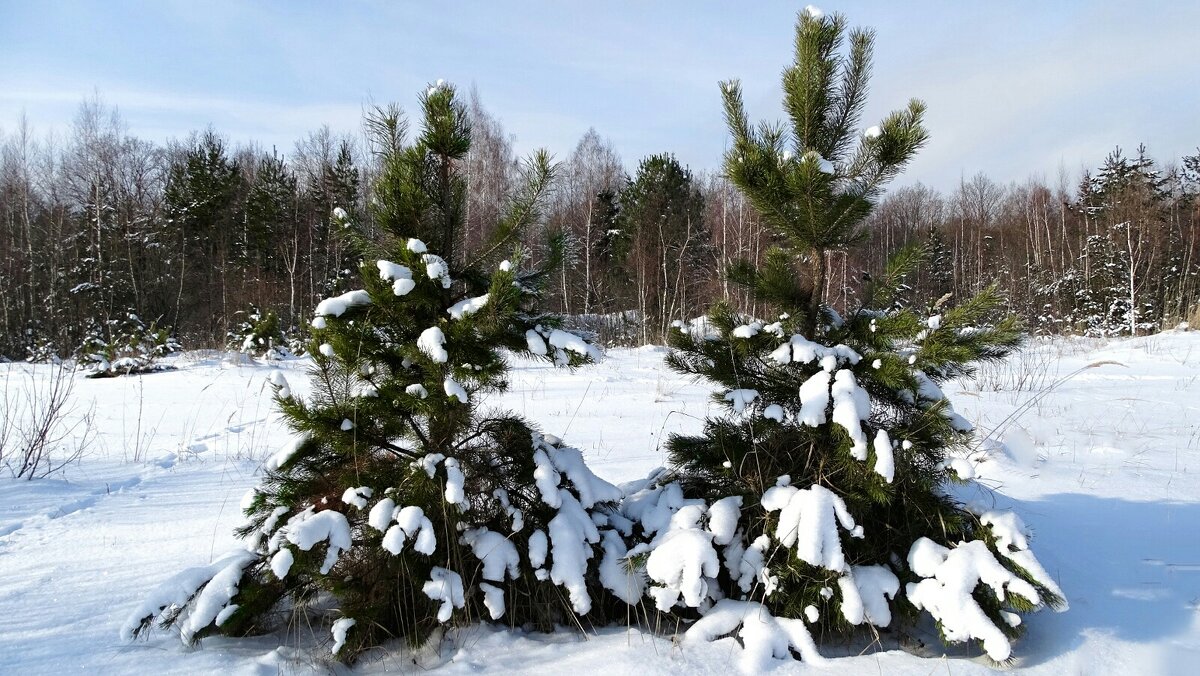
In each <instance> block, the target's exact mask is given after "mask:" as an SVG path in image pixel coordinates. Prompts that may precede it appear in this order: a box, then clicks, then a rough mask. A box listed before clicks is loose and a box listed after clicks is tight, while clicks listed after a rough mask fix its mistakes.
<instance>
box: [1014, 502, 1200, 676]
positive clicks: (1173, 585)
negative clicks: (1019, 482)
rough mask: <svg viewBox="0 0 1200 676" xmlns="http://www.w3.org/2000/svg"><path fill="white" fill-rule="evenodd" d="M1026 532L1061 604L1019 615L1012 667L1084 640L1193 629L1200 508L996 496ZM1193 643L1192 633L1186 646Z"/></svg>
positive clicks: (1160, 636) (1167, 637)
mask: <svg viewBox="0 0 1200 676" xmlns="http://www.w3.org/2000/svg"><path fill="white" fill-rule="evenodd" d="M996 506H997V507H998V508H1001V509H1013V510H1014V511H1016V512H1017V514H1019V515H1020V516H1021V517H1022V518H1023V519H1024V521H1025V523H1026V524H1027V525H1029V526H1030V528H1031V530H1033V531H1034V532H1033V535H1034V537H1033V539H1032V541H1031V543H1030V546H1031V548H1032V549H1033V551H1034V553H1035V554H1036V555H1037V557H1038V559H1039V560H1040V561H1041V562H1042V565H1043V566H1044V567H1045V568H1046V570H1047V571H1048V572H1049V573H1050V574H1051V575H1052V576H1053V577H1054V578H1055V579H1056V580H1058V582H1059V584H1060V586H1061V587H1062V589H1063V592H1064V593H1065V594H1066V596H1067V600H1068V601H1069V602H1070V605H1071V607H1070V610H1068V611H1067V612H1065V613H1054V612H1045V611H1044V612H1040V613H1036V614H1033V615H1030V616H1027V617H1026V618H1025V619H1026V621H1027V629H1028V631H1027V633H1026V634H1025V637H1024V638H1023V639H1021V641H1020V642H1018V644H1017V645H1016V646H1014V647H1015V651H1014V652H1015V653H1016V654H1017V655H1019V656H1021V666H1023V667H1029V666H1036V665H1037V664H1040V663H1042V662H1045V661H1048V660H1051V659H1053V658H1055V657H1057V656H1060V655H1063V654H1065V653H1069V652H1071V651H1073V650H1076V649H1078V648H1079V646H1080V645H1082V644H1083V643H1084V641H1085V639H1086V638H1087V637H1088V636H1096V635H1099V636H1111V637H1113V638H1115V639H1119V640H1122V641H1128V642H1133V643H1160V642H1171V639H1172V637H1176V636H1180V635H1183V636H1185V637H1186V636H1190V635H1191V632H1194V631H1195V630H1194V622H1195V621H1196V619H1197V608H1198V606H1200V504H1198V503H1184V502H1167V501H1163V502H1132V501H1126V500H1119V499H1113V498H1100V497H1094V496H1089V495H1084V494H1077V493H1059V494H1053V495H1048V496H1045V497H1043V498H1042V499H1040V500H1030V501H1017V500H1011V499H1008V498H1004V497H1003V496H997V504H996ZM1189 642H1190V643H1195V644H1197V645H1194V646H1192V649H1195V648H1197V647H1200V637H1195V638H1193V639H1190V640H1189Z"/></svg>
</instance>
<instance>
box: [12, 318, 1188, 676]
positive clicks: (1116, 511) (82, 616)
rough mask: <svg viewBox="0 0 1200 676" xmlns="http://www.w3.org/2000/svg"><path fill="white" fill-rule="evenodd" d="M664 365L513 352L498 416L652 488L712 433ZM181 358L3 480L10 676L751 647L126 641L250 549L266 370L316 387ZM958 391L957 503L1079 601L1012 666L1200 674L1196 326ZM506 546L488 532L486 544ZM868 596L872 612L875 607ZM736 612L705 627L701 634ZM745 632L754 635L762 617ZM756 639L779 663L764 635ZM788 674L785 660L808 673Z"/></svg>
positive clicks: (623, 668) (1100, 347)
mask: <svg viewBox="0 0 1200 676" xmlns="http://www.w3.org/2000/svg"><path fill="white" fill-rule="evenodd" d="M664 354H665V352H664V351H663V350H662V349H661V348H640V349H635V350H613V351H611V352H610V353H609V355H608V356H607V358H606V359H605V361H604V362H602V363H600V364H598V365H596V366H592V367H586V368H583V369H580V370H577V371H576V372H574V373H570V372H568V371H565V370H556V369H552V368H551V367H549V366H545V365H542V364H534V363H532V362H516V363H514V370H513V372H512V374H511V378H510V381H511V384H512V385H511V389H510V391H509V392H507V393H505V394H504V395H503V396H500V397H492V398H491V399H489V400H487V401H485V402H484V405H485V407H486V406H496V407H502V408H507V409H510V410H514V411H516V412H518V413H521V414H523V415H525V416H527V417H528V418H529V419H531V420H532V421H535V422H537V423H538V424H539V425H540V426H541V429H542V431H543V432H545V433H547V434H552V435H555V436H558V437H561V438H563V439H564V441H565V442H566V443H568V444H570V445H573V446H576V447H578V448H580V449H581V450H582V451H583V456H584V458H585V459H586V460H587V463H588V466H590V467H591V468H592V469H593V470H594V471H596V472H597V473H598V474H599V475H600V477H602V478H603V479H606V480H608V481H610V482H613V483H619V482H624V481H629V480H634V479H638V478H642V477H644V476H645V475H646V473H647V472H648V471H649V470H650V469H651V468H653V467H655V466H657V465H659V464H661V463H662V462H663V460H664V457H663V455H662V453H661V450H660V446H659V445H660V440H662V439H664V438H665V436H666V435H668V434H669V433H671V432H673V431H681V432H694V431H697V430H699V428H700V425H701V420H702V419H703V417H704V415H705V414H706V413H707V412H709V411H710V406H711V403H710V401H709V394H710V392H709V389H708V388H707V387H705V386H703V385H698V384H694V383H690V382H688V381H687V380H686V379H682V378H680V377H679V376H677V375H675V374H673V373H671V372H669V371H667V370H666V369H665V368H664V367H663V365H662V357H663V356H664ZM171 363H173V364H174V365H176V366H178V367H179V370H177V371H172V372H167V373H159V374H153V375H147V376H141V377H131V378H117V379H109V380H99V381H93V380H85V379H82V378H81V379H79V380H78V382H77V383H76V388H75V399H76V402H75V404H76V405H75V413H74V414H75V415H84V414H86V413H87V412H88V410H89V409H90V408H91V407H92V406H93V405H94V416H95V419H94V425H95V428H96V440H95V441H94V442H93V443H92V444H91V446H90V447H89V448H88V449H87V454H86V455H85V456H84V458H83V459H82V460H81V461H79V462H78V463H75V464H72V465H70V466H68V467H67V468H66V469H65V470H64V471H63V472H61V473H60V474H58V475H55V476H53V477H50V478H47V479H43V480H37V481H32V482H26V481H14V480H11V479H7V478H4V479H0V571H3V573H2V575H0V618H4V619H3V630H0V673H23V674H40V673H62V672H66V671H72V670H80V671H87V672H90V673H131V672H144V671H147V670H149V671H152V672H155V673H205V672H214V671H228V672H232V673H279V672H286V673H312V672H315V673H322V672H327V671H330V670H332V671H335V672H357V673H373V672H380V671H399V672H402V673H415V672H419V671H422V670H423V669H425V668H429V667H432V666H440V669H439V671H440V672H441V673H447V674H457V673H477V672H479V671H484V672H489V673H531V674H537V673H546V674H550V673H555V674H561V673H564V672H568V671H570V670H572V669H579V670H586V671H594V670H595V669H597V668H598V667H599V666H600V665H602V666H603V669H604V670H605V671H606V672H611V673H614V674H620V673H648V672H649V673H688V674H694V673H698V674H706V673H713V674H716V673H720V674H727V673H729V672H730V671H734V670H737V669H738V666H739V660H740V659H742V651H741V650H740V649H738V648H736V647H735V646H734V643H733V641H732V640H731V639H720V640H718V641H716V642H714V643H703V642H696V641H691V640H680V639H675V640H672V638H671V637H669V636H654V635H652V634H648V633H646V632H643V631H640V630H636V629H629V628H624V627H609V628H605V629H601V630H599V631H598V632H596V633H594V634H593V635H592V636H590V637H589V639H588V640H584V639H583V638H581V637H580V636H578V635H577V634H575V633H572V632H571V631H568V630H564V631H561V632H558V633H555V634H551V635H540V634H525V633H521V632H512V631H508V630H506V629H502V628H498V627H484V626H481V627H475V628H471V629H468V630H466V631H462V632H459V633H458V634H456V635H451V636H447V637H445V639H444V641H443V642H442V643H441V644H440V649H439V650H436V651H435V650H434V649H433V648H432V647H427V648H426V649H423V650H421V651H416V652H412V651H408V650H406V649H404V648H402V647H401V646H399V645H397V646H396V647H395V648H394V650H392V651H389V652H387V653H384V652H382V651H376V652H373V653H368V654H367V655H366V656H364V658H363V660H362V662H361V663H360V664H359V665H358V666H357V667H355V668H354V669H353V670H347V669H346V668H345V667H342V666H340V665H337V664H336V663H335V662H332V661H328V662H326V661H321V660H322V658H319V657H318V658H314V657H311V656H308V654H307V653H306V652H305V651H304V650H298V648H299V649H307V648H311V647H313V646H316V645H319V646H320V650H319V651H317V652H319V653H320V654H323V655H330V658H332V655H331V650H332V649H334V648H335V647H336V643H335V642H334V638H333V637H331V636H330V633H329V631H328V628H327V627H323V628H318V629H317V631H316V632H315V633H314V634H309V633H308V632H307V630H306V629H304V628H300V627H292V628H290V629H289V630H288V631H287V632H285V633H281V634H276V635H271V636H265V637H256V638H251V639H244V640H232V639H224V638H209V639H205V640H204V642H203V644H202V647H201V648H200V649H198V650H189V649H187V648H185V647H183V646H182V645H181V644H180V642H179V641H178V639H177V638H175V637H173V636H170V635H169V634H157V635H155V636H154V637H153V638H152V639H151V640H150V641H139V642H134V643H124V642H123V641H121V639H120V636H119V633H120V630H121V626H122V624H123V622H124V620H125V618H126V617H128V616H129V614H130V613H131V612H132V611H133V610H134V609H136V608H137V607H138V606H139V605H140V604H141V603H142V602H143V601H144V600H145V598H146V594H147V593H148V592H149V591H150V590H151V589H152V588H154V587H155V586H156V585H158V584H159V583H161V582H163V581H164V580H166V579H167V578H170V577H171V576H173V575H175V574H177V573H179V572H181V571H184V570H185V569H187V568H190V567H195V566H205V565H209V564H212V563H215V562H217V561H219V560H221V559H222V558H223V557H224V556H225V555H226V554H227V553H228V552H229V551H230V550H231V549H232V548H235V547H237V546H238V542H237V541H236V540H235V539H234V537H233V535H232V529H233V528H234V527H235V526H236V525H237V524H238V523H239V522H240V507H239V502H240V499H241V497H242V495H243V494H244V493H245V492H246V491H247V490H248V489H249V488H250V487H251V486H253V485H254V483H255V481H256V472H257V471H258V468H259V466H260V464H261V463H262V462H264V461H265V460H266V459H268V458H269V457H271V456H272V455H273V454H275V453H276V452H278V451H279V450H280V449H281V448H283V447H284V446H285V445H286V442H287V440H288V437H289V435H288V433H287V431H286V430H285V429H284V428H283V426H282V425H281V424H280V422H279V418H278V416H277V414H276V413H275V412H274V410H273V405H272V402H271V393H272V388H271V386H270V385H269V384H268V383H269V382H270V379H271V378H272V376H271V373H272V370H273V369H276V368H277V369H279V370H280V371H281V372H282V374H283V375H284V376H286V382H287V383H288V384H289V387H290V388H291V389H292V391H293V393H294V394H296V395H297V396H303V395H304V394H305V393H306V391H307V389H308V383H307V381H306V378H305V376H304V374H303V369H304V368H305V365H306V364H307V362H306V361H287V362H283V363H276V364H272V365H270V366H268V365H261V364H253V363H247V362H245V361H244V360H242V361H226V360H223V359H222V358H220V357H219V356H217V355H203V354H199V353H189V354H187V355H183V356H181V357H176V358H174V359H172V360H171ZM1092 364H1096V365H1095V366H1092V367H1091V368H1088V366H1089V365H1092ZM49 368H50V367H47V366H41V365H26V364H0V374H2V377H4V378H6V379H8V380H9V382H10V383H12V382H17V381H18V380H19V379H21V378H27V377H47V376H48V374H49ZM1076 371H1079V372H1078V373H1076V374H1075V375H1074V376H1072V377H1071V378H1070V379H1068V380H1065V381H1064V382H1061V383H1060V384H1057V385H1056V386H1054V387H1053V389H1050V390H1049V391H1045V390H1046V388H1048V387H1050V386H1052V385H1054V384H1055V382H1056V381H1057V380H1058V379H1060V378H1062V377H1063V376H1067V375H1068V374H1071V373H1073V372H1076ZM1039 392H1041V393H1040V394H1039ZM947 393H948V394H949V395H950V397H951V399H952V401H953V402H954V403H955V405H956V410H957V411H958V413H959V414H961V415H962V416H963V417H964V418H966V419H967V420H969V421H970V422H972V423H974V424H975V425H976V426H977V428H978V429H979V431H980V433H981V435H986V434H988V433H992V435H991V437H989V438H985V439H983V440H982V441H981V443H980V444H979V447H978V449H977V450H976V451H975V452H973V453H971V454H969V455H968V456H967V457H966V458H962V459H959V460H958V462H960V463H967V464H969V465H970V466H971V467H972V468H973V471H974V472H975V473H976V474H977V475H978V476H979V477H980V478H981V480H982V482H983V483H984V484H985V485H987V486H990V487H992V488H994V489H995V490H992V491H988V490H971V491H964V492H963V494H962V495H961V496H960V497H962V499H964V500H966V501H972V502H977V503H980V504H981V505H982V506H984V507H986V508H987V509H996V510H1003V509H1008V508H1011V509H1013V510H1014V511H1015V513H1016V514H1017V515H1018V516H1019V517H1020V518H1021V519H1022V520H1023V521H1024V523H1025V525H1026V527H1027V529H1028V530H1029V531H1031V532H1032V536H1033V537H1032V542H1031V546H1032V547H1033V548H1034V549H1035V551H1036V552H1037V554H1038V557H1039V559H1040V560H1041V562H1042V564H1043V565H1044V566H1045V567H1046V569H1047V571H1048V573H1049V574H1050V575H1051V576H1052V577H1053V578H1054V579H1056V580H1058V581H1059V582H1060V584H1061V586H1062V588H1063V591H1064V593H1065V595H1066V596H1067V598H1068V599H1069V601H1070V603H1071V610H1070V611H1068V612H1066V613H1062V614H1058V613H1052V612H1042V613H1038V614H1035V615H1031V616H1028V617H1027V618H1026V621H1027V622H1028V624H1029V625H1030V627H1029V630H1030V631H1029V634H1028V635H1027V636H1026V637H1025V638H1024V639H1023V640H1021V641H1019V642H1017V643H1016V644H1015V645H1014V650H1013V653H1014V656H1015V660H1016V671H1018V672H1019V673H1031V674H1062V673H1087V674H1095V673H1111V674H1125V673H1139V674H1143V673H1144V674H1158V673H1165V674H1175V673H1180V674H1183V673H1191V666H1192V665H1194V664H1195V663H1196V660H1197V658H1200V334H1196V333H1167V334H1162V335H1160V336H1155V337H1151V338H1139V339H1132V340H1123V341H1113V342H1109V343H1101V342H1097V341H1078V340H1065V339H1056V340H1053V341H1045V342H1038V343H1035V344H1033V345H1032V346H1031V347H1030V348H1028V349H1027V350H1026V352H1025V353H1024V354H1022V355H1019V356H1018V357H1016V358H1014V359H1013V360H1011V361H1010V362H1009V363H1008V364H1006V365H1001V366H998V367H994V368H989V369H985V371H984V372H983V373H982V374H981V378H980V379H979V381H977V382H976V383H963V384H959V385H956V386H952V387H949V388H947ZM1030 402H1032V403H1030ZM1022 409H1027V410H1025V412H1024V414H1023V415H1020V416H1019V417H1017V418H1015V419H1010V415H1011V414H1013V413H1014V411H1019V410H1022ZM396 507H397V508H400V507H403V506H401V505H397V506H396ZM384 517H387V518H386V523H384ZM393 517H394V515H393V514H391V513H389V514H386V515H384V514H382V513H381V515H380V525H382V526H385V527H394V526H391V524H392V522H393ZM718 521H719V519H718ZM831 525H832V524H831ZM845 526H846V524H844V523H839V524H837V526H835V527H836V528H843V527H845ZM793 527H796V528H801V527H806V526H803V525H802V524H800V523H797V524H795V525H794V526H793ZM414 530H418V529H416V528H414ZM717 530H720V528H717ZM398 534H399V533H398ZM406 534H408V535H410V536H411V535H413V533H408V532H407V531H406ZM492 535H494V534H490V533H479V534H477V537H478V538H480V542H483V541H484V540H485V539H488V538H490V537H491V536H492ZM720 535H721V534H719V533H718V534H716V536H718V537H719V536H720ZM844 535H845V536H848V535H847V534H844ZM1013 537H1014V538H1016V539H1019V533H1016V532H1014V534H1013ZM403 546H416V545H415V544H413V541H411V540H409V541H408V542H407V543H406V544H404V545H403ZM812 555H813V556H816V553H812ZM821 555H823V556H824V555H836V553H835V552H833V551H832V550H831V549H830V550H825V551H823V552H822V554H821ZM281 563H282V562H281ZM496 567H497V570H496V571H495V572H496V575H495V577H500V578H502V577H503V576H504V573H503V572H501V571H503V570H504V569H505V567H506V564H505V561H504V560H503V559H497V563H496ZM281 568H284V572H285V570H286V569H285V567H283V566H282V565H281ZM753 572H754V571H753V570H748V574H750V575H753ZM285 574H286V572H285ZM856 574H857V571H856ZM669 575H670V571H666V572H664V576H665V577H669ZM430 583H431V584H430V591H432V592H433V593H434V594H437V595H440V597H444V598H445V599H446V602H447V603H449V604H450V605H453V603H454V593H453V591H454V584H453V580H450V579H443V580H431V581H430ZM498 584H499V583H497V585H498ZM664 589H665V588H664ZM644 602H645V603H647V604H650V603H654V601H653V600H651V599H650V598H649V597H647V598H646V599H645V600H644ZM496 603H497V604H500V603H503V597H502V596H500V595H497V598H496ZM864 603H865V605H866V607H865V609H864V612H865V613H867V614H870V613H871V609H870V600H869V599H867V598H864ZM741 610H743V611H745V612H746V613H750V612H752V611H753V610H754V609H752V608H743V609H741ZM730 612H734V610H733V609H732V606H730V608H729V609H727V614H728V613H730ZM742 619H743V620H744V619H745V618H742ZM728 621H730V618H726V617H722V618H716V617H714V620H713V621H712V622H710V623H708V625H706V627H707V628H708V629H711V628H713V627H716V628H718V629H719V627H718V626H717V625H721V626H723V623H724V624H728ZM764 621H773V620H771V618H769V616H768V618H767V619H766V620H764ZM744 627H745V628H743V636H746V633H745V632H746V631H749V629H748V628H749V627H751V625H744ZM706 630H707V629H706ZM342 631H343V633H344V631H345V627H343V628H342ZM718 635H720V634H718ZM796 638H797V641H799V642H800V643H803V637H802V636H800V635H799V634H797V637H796ZM918 640H921V641H922V642H923V643H924V645H923V646H922V645H920V644H918ZM863 647H864V646H819V647H818V650H819V651H820V652H821V654H823V655H825V656H826V657H830V658H837V659H831V660H829V661H828V662H827V664H825V665H824V666H822V667H821V669H822V671H823V672H828V673H833V674H856V673H865V672H879V671H882V672H884V673H898V674H927V673H930V672H935V671H936V672H941V671H943V670H944V671H946V672H948V673H955V674H973V673H991V672H992V671H993V669H992V667H991V666H989V663H987V662H986V661H985V660H983V659H981V658H980V657H978V654H979V651H978V649H974V650H965V649H955V650H954V651H953V652H952V653H951V656H950V657H949V658H948V659H946V660H944V661H943V660H942V659H938V660H936V661H934V660H930V659H924V658H922V657H918V656H916V655H914V654H910V652H905V651H902V650H900V649H899V648H898V646H897V644H896V642H895V639H894V638H889V637H887V636H886V635H885V636H884V638H883V643H882V644H881V645H877V646H871V647H869V648H868V649H867V650H865V651H863ZM905 647H906V648H907V649H908V651H911V652H916V653H919V654H921V655H925V656H928V657H939V658H940V656H941V655H942V654H943V649H942V648H940V647H938V646H937V644H936V642H934V641H932V639H931V637H929V636H926V637H916V638H910V639H907V640H906V642H905ZM758 649H759V650H760V651H764V650H765V652H766V657H764V658H763V659H764V664H770V663H771V659H770V646H767V647H766V648H764V647H763V646H759V648H758ZM798 649H801V648H798ZM860 652H863V653H864V654H861V655H860V654H859V653H860ZM847 655H848V656H847ZM779 665H780V667H781V668H780V669H778V670H777V673H789V672H791V671H804V670H806V669H808V668H809V667H807V666H805V665H803V664H800V663H794V662H786V663H785V662H779Z"/></svg>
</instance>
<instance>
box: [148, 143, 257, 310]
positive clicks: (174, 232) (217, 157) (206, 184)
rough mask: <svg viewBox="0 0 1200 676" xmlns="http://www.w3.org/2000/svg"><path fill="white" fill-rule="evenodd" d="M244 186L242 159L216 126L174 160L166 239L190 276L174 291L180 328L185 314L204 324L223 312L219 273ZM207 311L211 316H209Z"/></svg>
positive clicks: (180, 272)
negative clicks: (231, 155) (233, 154)
mask: <svg viewBox="0 0 1200 676" xmlns="http://www.w3.org/2000/svg"><path fill="white" fill-rule="evenodd" d="M240 185H241V173H240V169H239V166H238V163H237V162H235V161H234V160H232V159H230V158H229V157H228V155H227V153H226V151H225V143H224V141H222V140H221V137H220V136H218V135H217V134H216V133H215V132H213V131H211V130H210V131H208V132H205V133H204V134H203V135H202V136H201V137H200V138H199V139H198V140H197V142H196V143H195V145H193V146H191V147H190V148H188V149H187V151H186V153H185V154H184V155H183V157H182V158H181V159H180V160H179V161H177V162H175V163H174V164H172V165H171V168H170V173H169V175H168V178H167V186H166V189H165V191H164V193H163V209H164V212H165V215H166V218H165V219H164V221H163V228H164V236H163V237H161V238H160V239H161V240H162V241H164V242H166V241H169V239H175V243H174V244H173V245H171V248H172V250H173V251H174V252H175V256H173V263H174V269H173V272H174V273H175V274H176V275H177V278H178V279H180V280H181V282H182V281H183V280H188V282H189V283H188V284H186V285H185V284H182V283H181V284H180V287H179V289H178V292H177V294H176V302H175V305H176V307H175V308H174V314H175V317H176V321H175V322H174V323H175V326H176V328H182V327H181V325H180V322H179V321H178V320H179V318H180V317H187V318H189V319H192V320H193V321H197V322H199V323H200V324H202V325H203V324H206V323H207V322H205V321H204V320H205V319H211V318H213V317H216V316H218V315H219V314H220V312H221V307H219V306H218V305H217V300H219V298H220V296H219V295H218V294H214V293H213V291H214V290H215V289H220V274H221V273H222V272H223V268H224V266H225V264H226V263H227V262H228V257H229V251H230V244H231V243H232V242H233V240H234V235H235V233H236V227H235V217H236V212H237V197H238V191H239V188H240ZM205 315H208V317H205Z"/></svg>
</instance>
